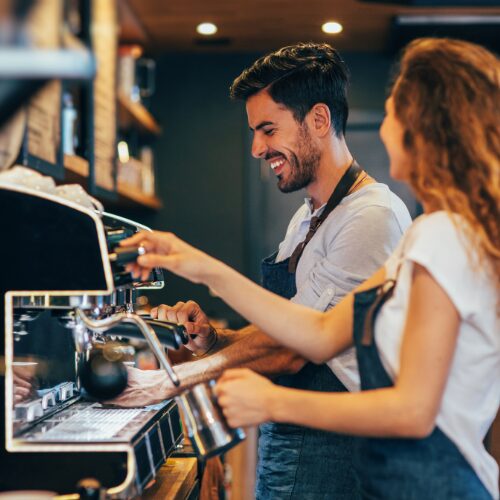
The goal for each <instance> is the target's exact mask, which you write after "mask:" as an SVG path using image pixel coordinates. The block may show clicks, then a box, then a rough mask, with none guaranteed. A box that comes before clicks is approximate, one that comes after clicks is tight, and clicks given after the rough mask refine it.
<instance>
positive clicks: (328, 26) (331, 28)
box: [321, 21, 344, 34]
mask: <svg viewBox="0 0 500 500" xmlns="http://www.w3.org/2000/svg"><path fill="white" fill-rule="evenodd" d="M321 29H322V30H323V31H324V32H325V33H329V34H337V33H340V32H341V31H342V30H343V29H344V28H343V27H342V25H341V24H340V23H337V22H335V21H328V22H327V23H325V24H323V26H321Z"/></svg>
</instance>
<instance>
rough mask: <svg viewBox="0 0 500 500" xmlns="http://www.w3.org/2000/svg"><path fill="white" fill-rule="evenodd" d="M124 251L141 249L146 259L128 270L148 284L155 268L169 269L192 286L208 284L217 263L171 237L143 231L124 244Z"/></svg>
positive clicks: (170, 235) (138, 259) (138, 260)
mask: <svg viewBox="0 0 500 500" xmlns="http://www.w3.org/2000/svg"><path fill="white" fill-rule="evenodd" d="M120 245H121V246H123V247H132V246H142V247H144V248H145V250H146V254H145V255H141V256H139V257H138V258H137V261H136V262H135V263H130V264H127V266H126V268H125V269H126V270H127V271H129V272H131V273H132V275H133V276H134V278H140V279H142V280H146V279H147V278H148V276H149V274H150V273H151V270H152V269H153V268H155V267H162V268H164V269H168V270H169V271H172V272H173V273H175V274H177V275H179V276H181V277H183V278H186V279H188V280H190V281H192V282H193V283H205V282H206V277H207V276H208V275H209V274H210V272H211V271H212V269H213V268H215V267H217V263H218V261H217V260H216V259H214V258H212V257H210V256H209V255H207V254H206V253H204V252H202V251H200V250H198V249H196V248H194V247H192V246H191V245H188V244H187V243H186V242H184V241H182V240H181V239H180V238H178V237H177V236H175V235H174V234H172V233H166V232H161V231H152V232H151V231H140V232H139V233H136V234H134V235H133V236H131V237H130V238H127V239H125V240H122V241H121V242H120Z"/></svg>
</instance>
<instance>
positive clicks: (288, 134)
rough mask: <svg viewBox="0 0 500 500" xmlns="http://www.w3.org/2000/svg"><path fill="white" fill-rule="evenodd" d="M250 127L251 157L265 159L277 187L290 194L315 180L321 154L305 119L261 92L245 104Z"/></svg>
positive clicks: (265, 92) (263, 91) (266, 93)
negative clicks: (301, 118)
mask: <svg viewBox="0 0 500 500" xmlns="http://www.w3.org/2000/svg"><path fill="white" fill-rule="evenodd" d="M246 108H247V115H248V124H249V126H250V129H251V130H252V131H253V134H254V136H253V142H252V155H253V156H254V157H255V158H262V159H264V160H266V161H267V162H268V164H269V166H270V167H271V168H272V169H273V171H274V173H275V175H276V177H277V178H278V188H279V189H280V190H281V191H282V192H283V193H291V192H292V191H298V190H299V189H302V188H306V187H307V186H308V185H309V184H311V183H312V182H313V181H314V180H315V179H316V171H317V168H318V165H319V161H320V158H321V151H320V150H319V148H318V147H317V146H316V145H315V144H314V143H313V141H312V138H311V136H310V132H309V129H308V126H307V123H306V120H304V122H303V123H299V122H297V121H296V120H295V118H294V116H293V113H292V111H290V110H289V109H287V108H286V107H285V106H284V105H282V104H278V103H276V102H274V101H273V99H272V98H271V96H270V95H269V93H268V92H267V90H265V89H264V90H261V91H260V92H258V93H257V94H254V95H253V96H251V97H249V98H248V100H247V102H246Z"/></svg>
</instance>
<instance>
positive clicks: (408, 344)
mask: <svg viewBox="0 0 500 500" xmlns="http://www.w3.org/2000/svg"><path fill="white" fill-rule="evenodd" d="M459 321H460V319H459V315H458V313H457V311H456V309H455V307H454V305H453V303H452V302H451V300H450V299H449V297H448V296H447V295H446V293H445V292H444V291H443V289H442V288H441V287H440V286H439V285H438V284H437V283H436V281H434V279H433V278H432V276H431V275H430V274H429V273H428V272H427V271H426V270H425V268H423V267H421V266H419V265H417V264H415V267H414V272H413V282H412V288H411V295H410V305H409V310H408V315H407V319H406V325H405V329H404V337H403V343H402V348H401V357H400V366H401V368H400V371H399V375H398V377H397V379H396V381H395V385H394V387H391V388H384V389H378V390H372V391H363V392H360V393H333V394H331V393H330V394H326V393H317V392H308V391H299V390H294V389H287V388H283V387H279V386H275V385H273V384H271V383H270V382H269V381H268V380H266V379H263V378H262V377H258V376H257V375H255V374H253V373H251V372H249V371H248V370H231V371H228V372H226V374H225V375H224V376H223V377H222V378H221V379H220V381H219V383H218V384H217V393H218V396H219V402H220V404H221V405H222V407H223V409H224V413H225V414H226V416H227V418H228V421H229V423H230V425H232V426H235V427H237V426H245V425H255V424H257V423H260V422H263V421H265V420H273V421H277V422H288V423H293V424H298V425H305V426H308V427H316V428H319V429H324V430H328V431H335V432H341V433H347V434H354V435H364V436H399V437H403V436H406V437H424V436H426V435H428V434H429V433H430V432H431V431H432V429H433V428H434V422H435V418H436V415H437V413H438V410H439V406H440V402H441V399H442V394H443V391H444V387H445V384H446V380H447V376H448V371H449V369H450V366H451V362H452V359H453V353H454V350H455V345H456V338H457V332H458V327H459Z"/></svg>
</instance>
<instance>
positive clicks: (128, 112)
mask: <svg viewBox="0 0 500 500" xmlns="http://www.w3.org/2000/svg"><path fill="white" fill-rule="evenodd" d="M118 105H119V123H120V126H121V127H124V128H129V127H130V126H132V125H134V124H135V125H137V126H138V127H139V128H140V129H142V131H143V132H147V133H149V134H155V135H159V134H161V127H160V126H159V125H158V123H157V122H156V120H155V119H154V117H153V115H152V114H151V113H150V112H149V111H148V110H147V109H146V108H145V107H144V106H143V105H142V104H141V103H139V102H133V101H131V100H130V99H129V98H128V97H127V96H125V95H123V94H120V93H119V94H118Z"/></svg>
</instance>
